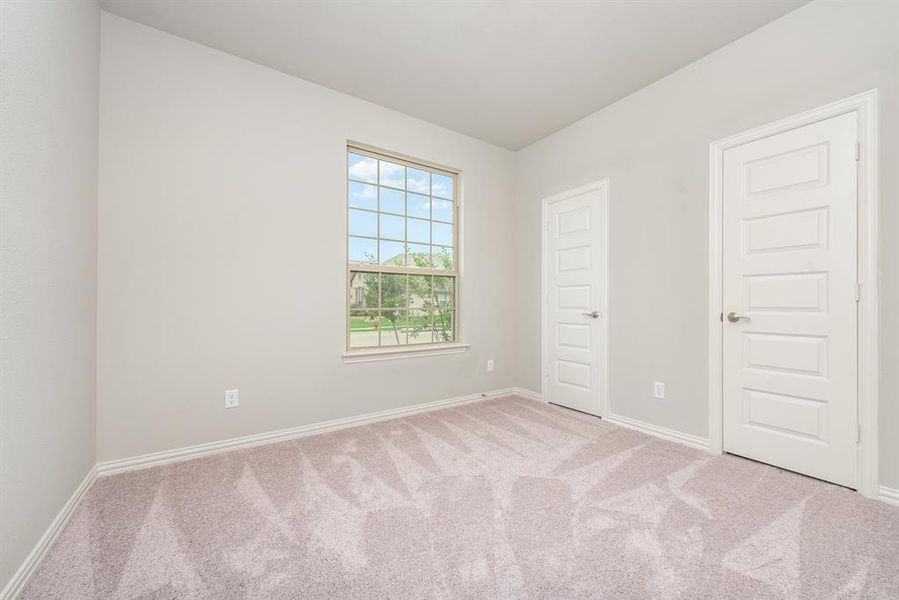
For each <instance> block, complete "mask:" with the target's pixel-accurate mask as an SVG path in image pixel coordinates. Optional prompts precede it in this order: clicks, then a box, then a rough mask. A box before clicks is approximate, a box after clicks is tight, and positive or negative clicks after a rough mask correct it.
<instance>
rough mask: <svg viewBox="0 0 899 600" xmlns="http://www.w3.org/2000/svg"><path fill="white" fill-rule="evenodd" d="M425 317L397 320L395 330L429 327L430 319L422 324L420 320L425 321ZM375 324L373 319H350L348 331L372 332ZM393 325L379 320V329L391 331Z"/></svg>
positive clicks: (382, 319)
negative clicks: (416, 326)
mask: <svg viewBox="0 0 899 600" xmlns="http://www.w3.org/2000/svg"><path fill="white" fill-rule="evenodd" d="M426 318H427V317H417V318H412V319H409V318H406V319H399V320H398V321H397V322H396V327H397V329H400V328H405V327H414V326H415V325H418V326H419V327H421V326H425V325H430V322H429V321H430V319H428V321H425V322H422V319H426ZM376 324H377V320H375V319H366V318H363V317H351V318H350V331H374V330H375V325H376ZM393 327H394V324H393V323H391V322H390V321H388V320H387V319H384V318H381V329H383V330H391V329H393Z"/></svg>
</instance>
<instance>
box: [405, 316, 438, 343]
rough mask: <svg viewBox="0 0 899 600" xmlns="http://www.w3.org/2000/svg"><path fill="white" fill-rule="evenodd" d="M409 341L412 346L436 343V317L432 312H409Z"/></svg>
mask: <svg viewBox="0 0 899 600" xmlns="http://www.w3.org/2000/svg"><path fill="white" fill-rule="evenodd" d="M408 340H409V343H410V344H433V343H434V317H433V315H432V313H431V311H429V310H412V311H409V327H408Z"/></svg>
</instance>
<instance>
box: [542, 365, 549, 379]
mask: <svg viewBox="0 0 899 600" xmlns="http://www.w3.org/2000/svg"><path fill="white" fill-rule="evenodd" d="M547 377H549V367H543V379H546V378H547Z"/></svg>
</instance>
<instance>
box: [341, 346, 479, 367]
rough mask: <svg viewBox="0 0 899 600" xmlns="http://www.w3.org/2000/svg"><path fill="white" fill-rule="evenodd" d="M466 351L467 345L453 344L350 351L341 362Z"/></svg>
mask: <svg viewBox="0 0 899 600" xmlns="http://www.w3.org/2000/svg"><path fill="white" fill-rule="evenodd" d="M466 350H468V344H461V343H453V344H440V345H433V346H421V347H416V348H390V349H384V348H379V349H377V350H352V351H349V352H344V353H343V362H345V363H347V364H351V363H362V362H376V361H382V360H397V359H400V358H420V357H422V356H440V355H442V354H459V353H461V352H465V351H466Z"/></svg>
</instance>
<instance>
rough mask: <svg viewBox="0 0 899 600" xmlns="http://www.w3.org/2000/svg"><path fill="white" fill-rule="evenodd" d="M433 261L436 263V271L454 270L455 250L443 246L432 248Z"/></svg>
mask: <svg viewBox="0 0 899 600" xmlns="http://www.w3.org/2000/svg"><path fill="white" fill-rule="evenodd" d="M431 261H432V262H433V263H434V268H435V269H443V270H444V271H452V270H454V269H453V249H452V248H444V247H443V246H431Z"/></svg>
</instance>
